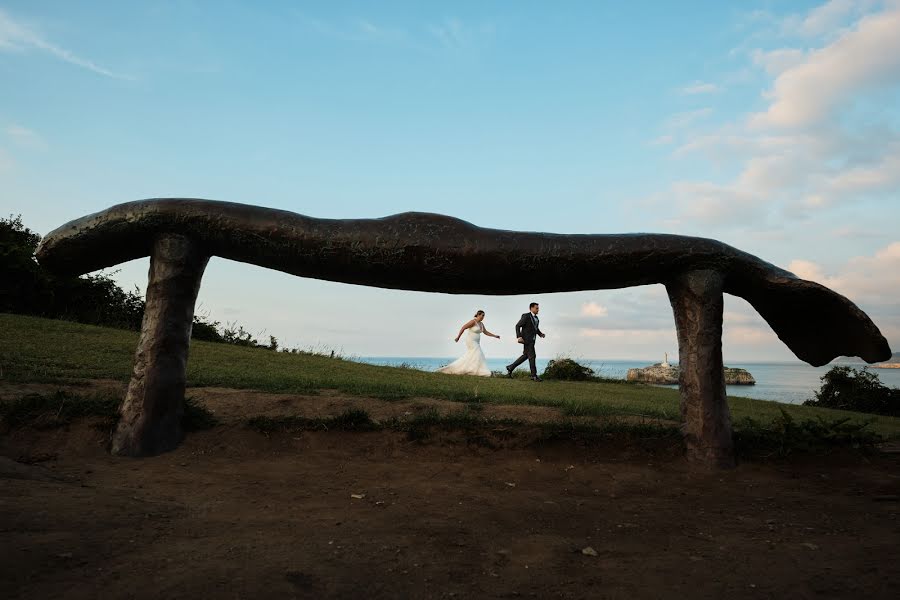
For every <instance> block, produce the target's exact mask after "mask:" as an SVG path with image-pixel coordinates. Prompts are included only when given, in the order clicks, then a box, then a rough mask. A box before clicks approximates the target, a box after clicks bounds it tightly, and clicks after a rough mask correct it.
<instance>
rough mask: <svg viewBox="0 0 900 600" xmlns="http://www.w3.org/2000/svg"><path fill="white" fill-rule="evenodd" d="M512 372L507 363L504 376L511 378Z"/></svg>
mask: <svg viewBox="0 0 900 600" xmlns="http://www.w3.org/2000/svg"><path fill="white" fill-rule="evenodd" d="M512 374H513V370H512V367H510V366H509V365H506V376H507V377H509V378H510V379H512Z"/></svg>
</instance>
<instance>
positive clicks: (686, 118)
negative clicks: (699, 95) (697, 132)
mask: <svg viewBox="0 0 900 600" xmlns="http://www.w3.org/2000/svg"><path fill="white" fill-rule="evenodd" d="M710 114H712V108H709V107H705V108H698V109H695V110H688V111H685V112H680V113H675V114H674V115H672V116H671V117H669V118H668V119H666V123H665V126H666V127H667V128H669V129H681V128H684V127H687V126H688V125H692V124H693V123H695V122H696V121H699V120H700V119H702V118H704V117H707V116H709V115H710Z"/></svg>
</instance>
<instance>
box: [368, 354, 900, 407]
mask: <svg viewBox="0 0 900 600" xmlns="http://www.w3.org/2000/svg"><path fill="white" fill-rule="evenodd" d="M554 358H555V357H554ZM352 360H355V361H357V362H364V363H368V364H373V365H382V366H393V367H397V366H401V367H406V368H411V369H418V370H421V371H435V370H436V369H437V368H439V367H441V366H442V365H445V364H447V363H449V362H452V361H453V360H454V358H452V357H443V358H442V357H403V356H393V357H391V356H358V357H353V358H352ZM511 360H512V359H511V358H505V357H501V358H496V357H487V363H488V368H490V369H491V370H492V371H502V370H503V367H504V366H505V365H506V364H508V363H509V362H510V361H511ZM550 360H551V358H541V357H538V360H537V368H538V372H542V371H543V370H544V368H545V367H546V366H547V363H548V362H549V361H550ZM576 360H577V361H578V362H579V363H581V364H584V365H586V366H588V367H590V368H592V369H593V370H594V372H595V373H597V375H599V376H601V377H605V378H609V379H621V380H623V381H624V380H625V378H626V376H627V373H628V369H630V368H641V367H646V366H648V365H650V364H652V363H653V362H654V361H652V360H623V359H616V360H598V359H586V358H577V359H576ZM656 362H658V361H656ZM672 364H677V363H672ZM727 364H728V366H730V367H738V368H742V369H745V370H747V371H748V372H749V373H750V374H751V375H752V376H753V378H754V379H755V380H756V384H755V385H752V386H747V385H727V386H726V393H727V394H728V395H729V396H735V397H744V398H754V399H757V400H768V401H771V402H779V403H783V404H802V403H803V402H804V401H805V400H810V399H814V398H815V392H817V391H818V390H819V389H820V388H821V387H822V381H821V378H822V376H823V375H825V373H827V372H828V371H829V370H831V369H832V368H833V367H836V366H849V367H853V368H856V369H861V368H863V367H866V366H869V367H874V365H866V363H864V362H862V361H859V362H851V361H849V360H843V361H840V362H837V361H836V362H833V363H831V364H828V365H825V366H822V367H813V366H810V365H808V364H806V363H803V362H800V361H791V362H788V361H772V362H728V363H727ZM519 368H520V369H527V364H526V365H525V366H522V367H519ZM878 377H879V378H880V379H881V381H882V383H883V384H884V385H886V386H888V387H895V388H900V369H898V368H887V369H879V371H878ZM648 385H652V384H648ZM663 387H669V388H677V387H678V386H677V385H664V386H663Z"/></svg>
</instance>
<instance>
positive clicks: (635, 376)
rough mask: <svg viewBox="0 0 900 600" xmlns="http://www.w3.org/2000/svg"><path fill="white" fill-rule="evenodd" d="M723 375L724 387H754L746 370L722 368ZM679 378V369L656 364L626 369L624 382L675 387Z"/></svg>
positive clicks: (753, 381)
mask: <svg viewBox="0 0 900 600" xmlns="http://www.w3.org/2000/svg"><path fill="white" fill-rule="evenodd" d="M723 373H724V377H725V385H755V384H756V380H755V379H753V375H751V374H750V373H749V372H748V371H747V370H746V369H738V368H735V367H724V368H723ZM680 377H681V367H679V366H677V365H675V366H673V365H667V364H656V365H650V366H648V367H642V368H640V369H628V375H627V376H626V380H628V381H637V382H641V383H653V384H658V385H677V384H678V380H679V378H680Z"/></svg>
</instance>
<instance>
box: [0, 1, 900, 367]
mask: <svg viewBox="0 0 900 600" xmlns="http://www.w3.org/2000/svg"><path fill="white" fill-rule="evenodd" d="M898 196H900V0H890V1H874V0H873V1H868V0H858V1H854V0H831V1H829V2H824V3H823V2H789V1H776V0H770V1H760V2H752V1H746V2H739V3H728V2H718V1H709V2H691V1H687V0H686V1H685V2H677V3H676V2H671V3H658V2H649V1H647V2H630V3H620V2H592V1H585V2H566V3H550V2H544V3H538V2H514V1H506V2H501V1H493V2H492V1H484V0H482V1H478V2H453V3H423V2H412V1H409V2H390V1H385V2H378V3H372V2H351V1H347V2H341V3H336V2H276V1H269V2H236V1H227V0H220V1H215V2H213V1H210V2H204V1H188V0H184V1H175V0H169V1H165V0H160V1H154V2H137V1H120V2H112V1H109V2H93V1H88V0H84V1H81V2H77V3H75V2H68V1H65V0H59V1H44V0H22V1H15V0H13V1H10V0H0V214H2V215H3V216H4V217H5V216H7V215H18V214H21V215H22V219H23V221H24V223H25V225H26V226H28V227H29V228H30V229H32V230H34V231H36V232H38V233H41V234H45V233H48V232H49V231H52V230H53V229H55V228H56V227H58V226H60V225H62V224H63V223H65V222H67V221H69V220H72V219H75V218H78V217H81V216H83V215H85V214H88V213H92V212H96V211H99V210H103V209H105V208H107V207H109V206H112V205H114V204H118V203H121V202H126V201H131V200H139V199H144V198H153V197H196V198H207V199H215V200H227V201H232V202H241V203H247V204H256V205H260V206H266V207H272V208H279V209H285V210H290V211H294V212H297V213H300V214H304V215H309V216H313V217H319V218H370V217H382V216H387V215H391V214H396V213H400V212H405V211H423V212H433V213H440V214H445V215H451V216H454V217H458V218H461V219H464V220H466V221H469V222H472V223H474V224H476V225H479V226H482V227H492V228H499V229H510V230H520V231H545V232H555V233H626V232H660V233H674V234H681V235H697V236H703V237H711V238H715V239H718V240H721V241H723V242H725V243H727V244H730V245H732V246H735V247H737V248H740V249H742V250H745V251H747V252H750V253H751V254H755V255H757V256H759V257H760V258H762V259H764V260H766V261H768V262H771V263H774V264H776V265H778V266H781V267H783V268H786V269H788V270H790V271H792V272H794V273H795V274H796V275H798V276H800V277H803V278H805V279H810V280H813V281H817V282H819V283H822V284H824V285H826V286H828V287H830V288H832V289H834V290H836V291H837V292H839V293H841V294H843V295H845V296H847V297H848V298H850V299H851V300H852V301H853V302H855V303H856V304H857V305H858V306H859V307H860V308H862V309H863V310H864V311H866V312H867V313H868V314H869V315H870V316H871V317H872V319H873V320H874V322H875V323H876V325H878V327H879V328H880V329H881V331H882V333H883V334H884V335H885V337H887V339H888V342H889V343H890V345H891V347H892V349H893V350H894V351H895V352H896V351H900V197H898ZM148 266H149V259H142V260H137V261H132V262H129V263H126V264H123V265H120V266H117V267H114V268H112V269H108V270H106V272H107V273H110V272H114V275H113V276H114V278H115V279H116V280H117V281H118V282H120V283H121V285H122V286H123V287H124V288H126V289H133V288H134V287H135V286H137V287H138V288H139V289H140V290H141V291H142V292H143V291H144V289H145V287H146V282H147V269H148ZM471 276H472V277H473V278H476V279H477V278H478V277H479V274H478V273H477V272H473V273H472V274H471ZM531 301H536V302H539V303H540V304H541V325H542V329H543V330H544V332H545V333H546V334H547V337H546V338H545V339H543V340H540V342H539V344H538V349H537V351H538V356H539V357H541V356H543V357H547V358H552V357H554V356H571V357H573V358H583V359H599V360H603V359H607V360H611V359H641V360H657V361H658V360H661V359H662V357H663V353H664V352H667V353H668V354H669V356H670V357H674V356H677V352H678V347H677V342H676V337H675V326H674V321H673V317H672V311H671V308H670V306H669V303H668V299H667V297H666V293H665V289H664V288H663V286H661V285H654V286H644V287H638V288H629V289H625V290H600V291H584V292H569V293H560V294H541V295H538V296H487V295H483V296H481V295H448V294H431V293H419V292H406V291H398V290H384V289H379V288H370V287H361V286H352V285H346V284H339V283H332V282H324V281H318V280H313V279H304V278H298V277H294V276H291V275H287V274H284V273H280V272H277V271H270V270H266V269H263V268H261V267H256V266H253V265H246V264H242V263H236V262H231V261H227V260H224V259H220V258H213V259H212V260H211V261H210V264H209V266H208V267H207V270H206V273H205V275H204V280H203V285H202V287H201V290H200V295H199V298H198V307H197V312H198V313H199V314H201V315H203V316H205V317H206V318H208V319H210V320H215V321H219V322H221V323H223V324H229V323H230V324H239V325H242V326H243V327H244V328H245V329H247V330H249V331H250V332H251V333H254V334H255V335H256V336H257V337H258V338H260V339H263V340H268V336H269V335H275V336H276V337H277V338H278V340H279V343H280V344H281V345H282V346H288V347H297V348H301V349H307V350H320V351H328V350H335V351H337V352H339V353H342V354H343V355H346V356H408V357H429V356H430V357H452V356H455V355H458V354H460V353H461V352H462V347H461V344H460V345H455V344H454V342H453V338H454V337H455V335H456V333H457V331H458V330H459V327H460V325H462V323H464V322H465V321H466V320H468V319H469V318H470V317H471V316H472V315H473V314H474V313H475V311H476V310H478V309H483V310H485V311H486V313H487V315H486V319H485V325H486V326H487V327H488V329H489V330H491V331H494V332H495V333H498V334H499V335H501V339H500V340H494V339H485V340H483V344H482V346H483V348H484V350H485V354H486V355H487V356H488V357H489V358H494V357H512V356H514V355H516V354H517V353H518V352H519V350H520V348H521V347H520V346H518V345H517V344H516V343H515V339H514V324H515V322H516V321H517V320H518V317H519V315H521V314H522V313H523V312H525V311H526V310H527V308H528V303H529V302H531ZM823 326H827V324H823ZM723 343H724V345H723V353H724V357H725V360H726V362H728V361H731V362H748V361H792V360H797V359H796V358H795V357H794V356H793V354H792V353H791V352H790V350H789V349H788V348H787V347H786V346H784V344H782V343H781V342H780V341H779V340H778V338H777V337H776V336H775V334H774V333H773V332H772V330H771V329H770V328H769V326H768V325H767V324H766V323H765V321H763V320H762V319H761V318H760V317H759V315H758V314H757V313H756V312H755V311H754V310H753V309H752V308H751V307H750V306H749V304H747V303H746V302H745V301H743V300H741V299H739V298H735V297H732V296H727V295H726V298H725V317H724V335H723Z"/></svg>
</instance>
